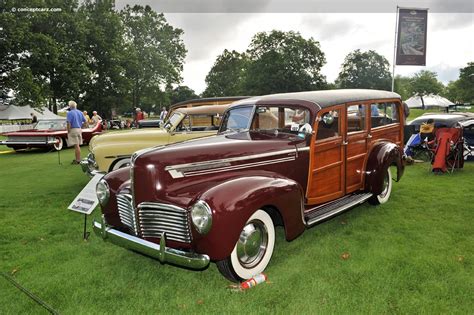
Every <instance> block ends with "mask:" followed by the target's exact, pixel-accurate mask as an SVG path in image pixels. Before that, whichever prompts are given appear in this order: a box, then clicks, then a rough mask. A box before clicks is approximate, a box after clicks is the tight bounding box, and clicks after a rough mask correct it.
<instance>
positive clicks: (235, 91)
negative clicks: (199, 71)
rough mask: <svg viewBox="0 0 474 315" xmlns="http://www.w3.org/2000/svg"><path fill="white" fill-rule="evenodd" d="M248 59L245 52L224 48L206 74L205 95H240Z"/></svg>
mask: <svg viewBox="0 0 474 315" xmlns="http://www.w3.org/2000/svg"><path fill="white" fill-rule="evenodd" d="M248 63H249V60H248V58H247V56H246V54H245V53H239V52H237V51H235V50H232V51H229V50H227V49H224V51H223V52H222V54H221V55H219V56H218V57H217V59H216V61H215V62H214V65H213V66H212V68H211V70H210V71H209V73H208V74H207V76H206V84H207V87H206V89H205V90H204V92H203V96H205V97H212V96H213V97H217V96H231V95H242V94H244V92H243V83H244V78H245V71H246V70H247V66H248Z"/></svg>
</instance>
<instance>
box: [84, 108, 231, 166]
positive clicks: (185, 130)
mask: <svg viewBox="0 0 474 315" xmlns="http://www.w3.org/2000/svg"><path fill="white" fill-rule="evenodd" d="M228 106H229V105H215V106H200V107H196V108H194V107H193V108H180V109H177V110H175V111H174V112H173V114H172V115H171V116H170V118H169V120H168V121H167V122H166V123H165V124H164V126H163V128H159V129H158V128H146V129H137V130H132V131H127V132H111V133H105V134H103V135H100V136H98V137H95V138H94V139H92V141H91V143H90V145H89V151H90V153H89V154H88V156H87V157H86V158H85V159H83V160H82V161H81V166H82V170H83V171H84V172H85V173H86V174H88V175H92V174H95V173H97V172H110V171H113V170H116V169H119V168H122V167H125V166H128V165H129V164H130V156H131V155H132V153H133V152H135V151H137V150H140V149H144V148H148V147H152V146H157V145H164V144H169V143H174V142H179V141H184V140H189V139H194V138H201V137H207V136H211V135H215V134H216V133H217V130H218V129H219V124H220V120H221V118H222V114H223V113H224V111H225V110H226V109H227V108H228Z"/></svg>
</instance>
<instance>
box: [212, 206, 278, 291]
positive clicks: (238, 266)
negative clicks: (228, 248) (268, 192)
mask: <svg viewBox="0 0 474 315" xmlns="http://www.w3.org/2000/svg"><path fill="white" fill-rule="evenodd" d="M274 246H275V227H274V225H273V220H272V218H271V217H270V215H269V214H268V213H266V212H265V211H263V210H257V211H256V212H255V213H254V214H253V215H252V216H251V217H250V218H249V219H248V221H247V223H246V224H245V226H244V228H243V229H242V231H241V232H240V236H239V239H238V241H237V243H236V244H235V246H234V249H233V250H232V253H231V254H230V256H229V257H227V258H226V259H224V260H221V261H218V262H217V268H218V269H219V271H220V272H221V273H222V275H224V277H226V278H227V279H229V280H231V281H234V282H238V281H241V280H246V279H250V278H252V277H253V276H255V275H258V274H259V273H261V272H262V271H264V270H265V268H266V267H267V265H268V263H269V262H270V259H271V257H272V254H273V248H274Z"/></svg>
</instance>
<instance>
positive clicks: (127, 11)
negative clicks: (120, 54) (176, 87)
mask: <svg viewBox="0 0 474 315" xmlns="http://www.w3.org/2000/svg"><path fill="white" fill-rule="evenodd" d="M120 15H121V18H122V22H123V26H124V31H125V33H124V39H125V52H124V55H125V56H126V59H127V63H126V66H125V70H126V76H127V78H129V79H130V81H131V99H132V104H131V105H132V106H133V107H138V106H141V107H145V106H152V105H154V104H149V103H148V102H150V101H151V102H154V101H153V99H156V98H161V95H158V94H160V93H159V92H161V89H160V86H166V85H170V84H173V83H179V82H180V81H181V72H182V69H183V62H184V58H185V56H186V48H185V46H184V43H183V40H182V38H181V36H182V35H183V31H182V30H181V29H178V28H174V27H172V26H171V25H170V24H168V23H167V21H166V19H165V17H164V15H163V14H158V13H156V12H155V11H153V10H152V9H151V8H150V6H148V5H147V6H140V5H135V6H133V7H131V6H129V5H127V6H125V8H124V9H123V10H122V11H121V12H120ZM148 93H151V95H146V94H148ZM147 96H148V97H147Z"/></svg>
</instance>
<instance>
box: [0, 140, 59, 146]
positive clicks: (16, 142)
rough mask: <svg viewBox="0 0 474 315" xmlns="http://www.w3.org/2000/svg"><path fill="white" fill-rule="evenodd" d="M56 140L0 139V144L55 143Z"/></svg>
mask: <svg viewBox="0 0 474 315" xmlns="http://www.w3.org/2000/svg"><path fill="white" fill-rule="evenodd" d="M55 143H56V140H49V141H44V140H42V141H8V140H2V141H0V144H1V145H9V144H23V145H30V144H44V145H47V144H55Z"/></svg>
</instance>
